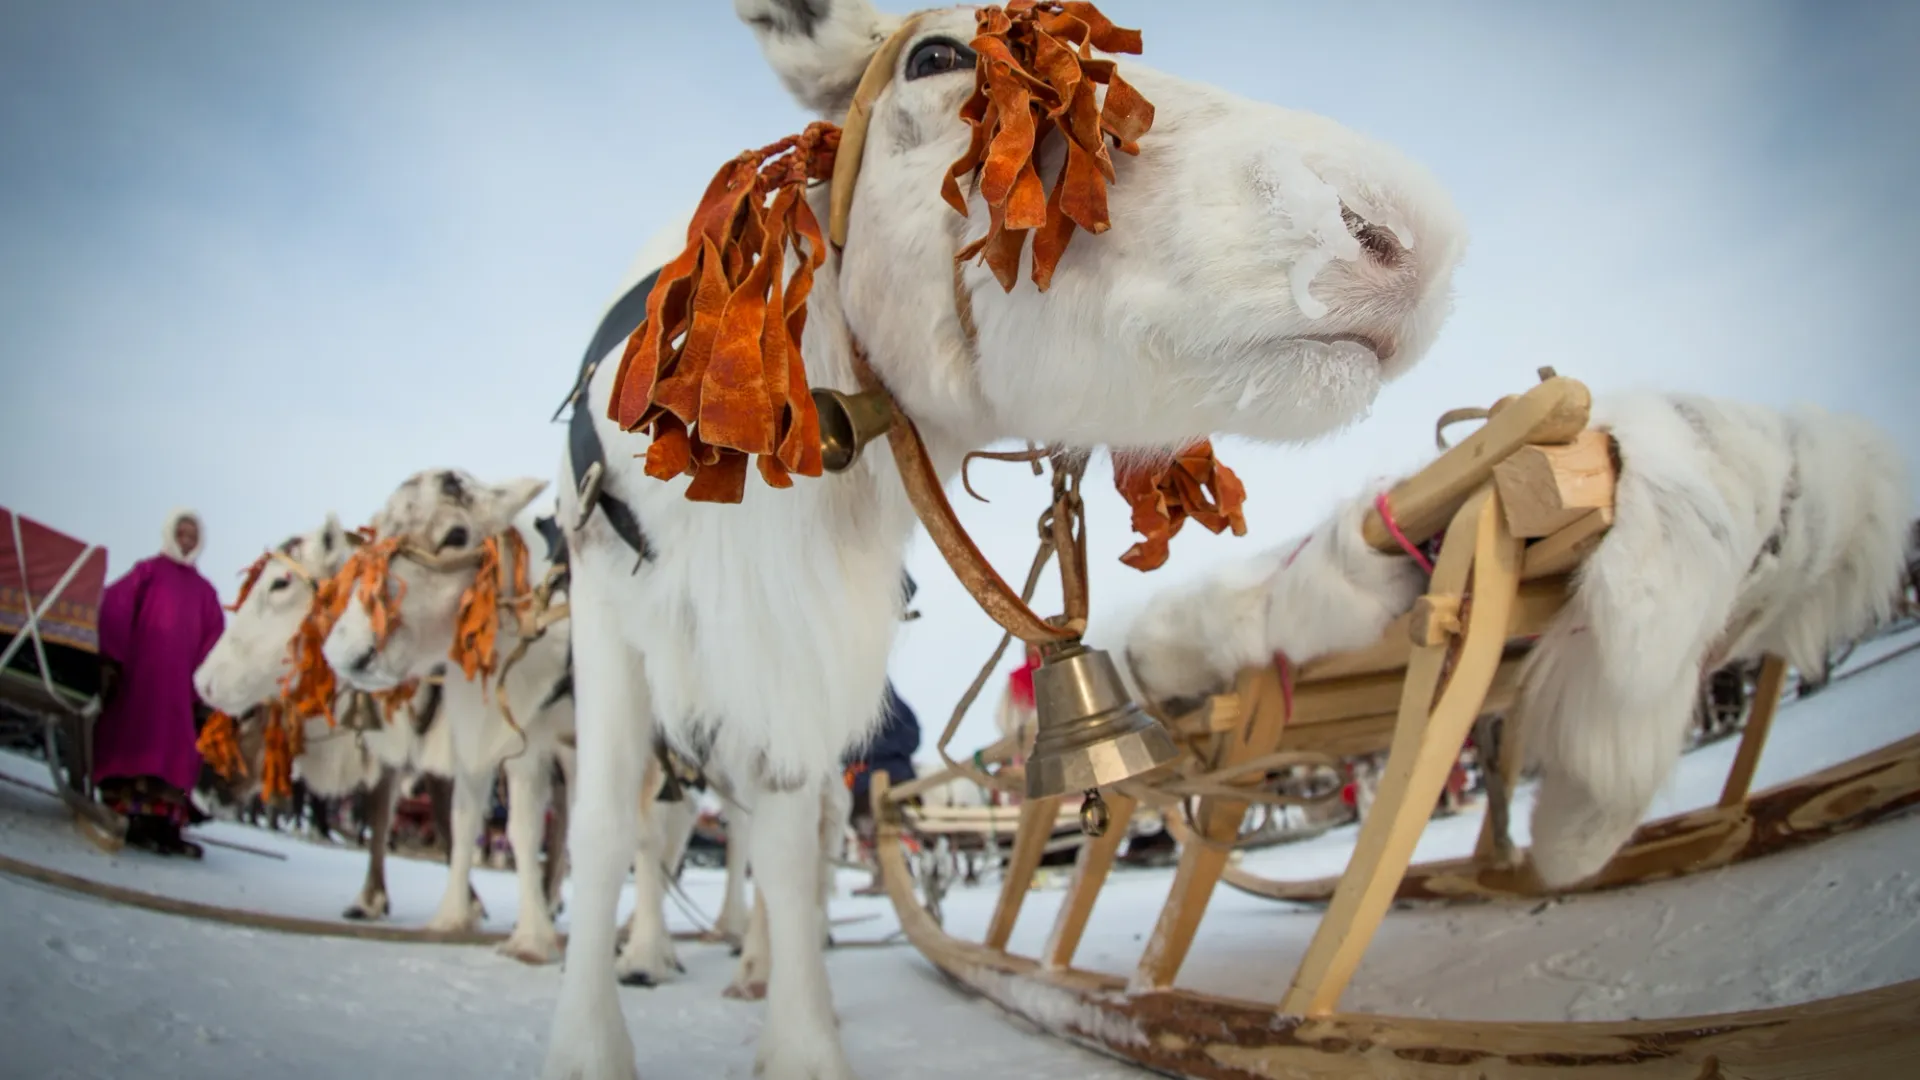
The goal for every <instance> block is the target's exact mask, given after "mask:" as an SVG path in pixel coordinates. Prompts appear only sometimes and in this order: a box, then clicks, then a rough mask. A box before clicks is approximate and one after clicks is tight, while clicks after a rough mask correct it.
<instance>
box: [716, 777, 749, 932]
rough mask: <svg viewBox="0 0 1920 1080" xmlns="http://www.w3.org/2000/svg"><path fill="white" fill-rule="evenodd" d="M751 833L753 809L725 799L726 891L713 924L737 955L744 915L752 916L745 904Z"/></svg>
mask: <svg viewBox="0 0 1920 1080" xmlns="http://www.w3.org/2000/svg"><path fill="white" fill-rule="evenodd" d="M752 836H753V811H752V810H751V809H749V808H748V807H746V806H745V805H743V804H741V803H739V802H737V801H734V800H728V802H727V891H726V899H725V900H723V901H722V902H721V904H720V916H719V918H717V919H715V920H714V924H713V928H714V929H715V930H716V931H718V932H719V933H720V936H721V937H723V938H725V939H727V941H729V942H731V943H732V944H733V951H734V954H735V955H739V953H740V952H741V950H742V948H743V947H744V946H745V944H746V936H747V919H748V918H750V917H751V909H750V908H749V907H748V906H747V849H748V845H749V844H750V843H751V842H752V841H751V839H750V838H751V837H752Z"/></svg>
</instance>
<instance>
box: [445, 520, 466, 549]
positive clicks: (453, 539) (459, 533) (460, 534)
mask: <svg viewBox="0 0 1920 1080" xmlns="http://www.w3.org/2000/svg"><path fill="white" fill-rule="evenodd" d="M466 546H467V527H466V526H465V525H455V526H454V527H453V528H451V529H448V530H447V535H445V536H443V537H441V538H440V550H441V551H445V550H446V549H448V548H450V547H466Z"/></svg>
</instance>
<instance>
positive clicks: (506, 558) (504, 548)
mask: <svg viewBox="0 0 1920 1080" xmlns="http://www.w3.org/2000/svg"><path fill="white" fill-rule="evenodd" d="M480 551H481V559H480V565H479V566H478V567H477V568H476V569H475V570H474V572H473V584H471V585H468V586H467V589H466V591H465V592H463V593H461V594H460V613H459V614H458V615H457V616H456V617H455V622H454V634H453V647H452V649H451V650H449V652H448V654H447V658H448V659H449V660H452V661H453V662H454V663H456V664H458V665H460V671H461V673H462V674H464V675H466V677H467V678H468V679H469V680H471V679H474V678H475V677H478V678H479V680H480V692H481V694H482V695H483V696H484V695H485V693H486V685H487V680H488V679H489V678H491V677H492V675H493V671H494V667H495V665H496V664H497V663H498V662H499V650H498V642H499V637H500V606H501V604H503V603H504V604H507V605H508V606H509V608H521V607H524V606H525V605H527V604H529V603H531V602H532V601H533V589H532V586H531V585H529V584H528V581H527V546H526V544H524V543H522V542H521V540H520V534H519V533H518V532H516V531H515V530H513V529H508V530H507V531H506V532H504V533H501V534H500V535H498V536H490V537H488V538H487V539H486V540H485V541H484V542H483V543H482V544H481V545H480ZM503 588H507V589H511V590H512V593H511V595H508V596H505V597H503V596H501V595H500V592H501V589H503Z"/></svg>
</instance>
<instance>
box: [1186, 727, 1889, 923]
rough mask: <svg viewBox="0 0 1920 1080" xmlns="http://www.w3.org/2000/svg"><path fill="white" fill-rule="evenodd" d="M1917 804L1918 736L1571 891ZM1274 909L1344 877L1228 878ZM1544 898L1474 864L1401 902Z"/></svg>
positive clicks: (1683, 821)
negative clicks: (1281, 902) (1277, 903)
mask: <svg viewBox="0 0 1920 1080" xmlns="http://www.w3.org/2000/svg"><path fill="white" fill-rule="evenodd" d="M1916 805H1920V735H1912V736H1909V737H1907V738H1905V739H1902V740H1901V741H1899V742H1897V743H1893V744H1892V745H1890V746H1883V747H1881V748H1880V749H1878V750H1875V751H1873V752H1872V753H1868V754H1862V755H1860V756H1859V757H1856V758H1852V759H1851V760H1848V761H1843V762H1841V763H1840V764H1838V765H1835V766H1833V767H1832V768H1829V769H1824V770H1822V771H1820V772H1817V773H1814V774H1813V775H1811V776H1804V777H1801V778H1799V779H1796V780H1790V781H1788V782H1786V783H1784V784H1781V785H1778V786H1776V787H1773V788H1769V789H1768V790H1766V791H1763V792H1761V793H1760V794H1758V795H1755V796H1752V797H1751V798H1750V799H1749V800H1748V801H1747V802H1746V804H1745V805H1744V807H1740V806H1735V807H1718V806H1710V807H1703V808H1701V809H1698V810H1692V811H1689V812H1687V813H1684V814H1676V815H1674V816H1672V817H1668V818H1662V819H1660V820H1659V821H1654V822H1650V823H1648V824H1646V825H1642V826H1640V829H1639V831H1638V832H1636V833H1635V834H1634V838H1633V840H1632V841H1631V842H1630V843H1629V844H1628V845H1627V846H1626V847H1625V848H1622V849H1621V851H1620V853H1619V854H1617V855H1615V856H1614V857H1613V860H1612V861H1611V862H1609V863H1608V864H1607V865H1606V868H1605V869H1603V870H1601V871H1600V873H1599V874H1597V875H1595V876H1594V877H1593V878H1591V879H1589V880H1588V881H1586V882H1583V883H1582V884H1580V885H1577V886H1575V887H1573V888H1571V889H1564V890H1561V892H1562V893H1566V892H1604V891H1607V890H1609V889H1618V888H1623V887H1625V886H1629V885H1640V884H1644V883H1646V882H1649V881H1659V880H1662V879H1665V878H1671V877H1678V876H1680V875H1682V874H1692V873H1698V872H1700V871H1703V870H1717V869H1720V868H1722V867H1726V866H1732V865H1734V864H1735V863H1742V862H1748V861H1750V860H1753V859H1758V858H1764V857H1765V856H1768V855H1776V854H1779V853H1780V852H1783V851H1792V850H1794V849H1796V848H1802V847H1806V846H1807V845H1809V844H1814V843H1818V842H1819V841H1822V840H1826V839H1828V838H1830V837H1834V836H1839V835H1841V834H1843V833H1848V832H1852V831H1854V830H1856V829H1861V828H1865V827H1866V826H1868V825H1871V824H1873V823H1875V822H1877V821H1882V820H1885V819H1887V818H1889V817H1892V816H1894V815H1896V814H1899V813H1902V812H1903V811H1906V810H1908V809H1909V808H1911V807H1914V806H1916ZM1221 880H1222V881H1223V882H1224V883H1225V884H1227V885H1229V886H1231V887H1232V888H1235V889H1238V890H1240V891H1241V892H1244V893H1250V894H1252V895H1254V896H1259V897H1262V898H1264V899H1268V900H1287V901H1293V902H1296V903H1322V902H1325V901H1326V900H1327V899H1329V898H1330V897H1332V895H1333V890H1334V886H1335V885H1337V884H1338V883H1339V880H1340V879H1339V878H1338V877H1323V878H1314V879H1311V880H1304V881H1275V880H1273V879H1270V878H1264V877H1261V876H1259V875H1257V874H1254V873H1252V872H1251V871H1248V870H1245V869H1243V868H1241V867H1237V866H1235V867H1229V868H1228V870H1227V872H1226V874H1225V875H1224V876H1223V877H1222V879H1221ZM1545 895H1547V892H1546V890H1544V889H1542V888H1540V885H1539V882H1538V881H1537V880H1535V879H1534V878H1533V877H1532V875H1530V874H1527V873H1525V872H1524V870H1520V869H1514V868H1496V867H1491V866H1486V865H1483V864H1479V863H1476V862H1475V861H1474V860H1473V859H1471V858H1463V859H1446V860H1440V861H1436V862H1430V863H1423V864H1420V865H1418V866H1415V867H1413V868H1411V869H1410V870H1409V871H1408V872H1407V877H1406V880H1405V881H1403V882H1402V883H1401V886H1400V889H1399V890H1398V891H1397V892H1396V893H1395V899H1398V900H1455V901H1479V900H1512V899H1522V898H1537V897H1541V896H1545Z"/></svg>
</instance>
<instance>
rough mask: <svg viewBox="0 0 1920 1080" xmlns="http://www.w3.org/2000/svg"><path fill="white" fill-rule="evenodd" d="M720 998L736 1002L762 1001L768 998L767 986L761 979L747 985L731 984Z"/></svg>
mask: <svg viewBox="0 0 1920 1080" xmlns="http://www.w3.org/2000/svg"><path fill="white" fill-rule="evenodd" d="M720 996H721V997H725V998H732V999H733V1000H735V1001H761V1000H764V999H765V998H766V996H767V984H766V983H765V982H764V981H762V980H759V979H755V980H753V981H752V982H747V983H729V984H728V985H727V988H726V989H725V990H722V991H721V992H720Z"/></svg>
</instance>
